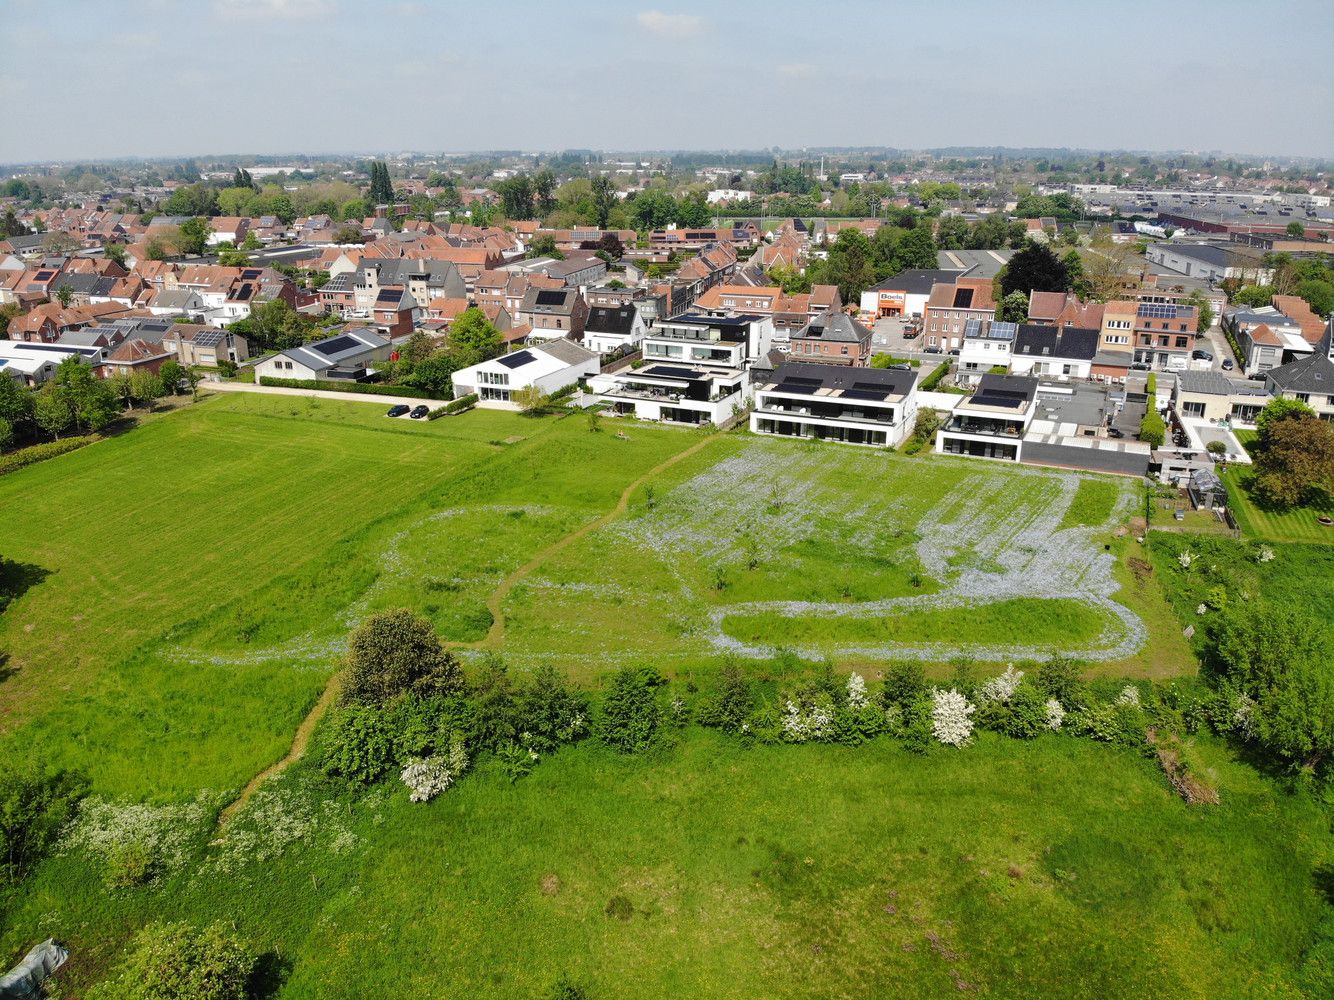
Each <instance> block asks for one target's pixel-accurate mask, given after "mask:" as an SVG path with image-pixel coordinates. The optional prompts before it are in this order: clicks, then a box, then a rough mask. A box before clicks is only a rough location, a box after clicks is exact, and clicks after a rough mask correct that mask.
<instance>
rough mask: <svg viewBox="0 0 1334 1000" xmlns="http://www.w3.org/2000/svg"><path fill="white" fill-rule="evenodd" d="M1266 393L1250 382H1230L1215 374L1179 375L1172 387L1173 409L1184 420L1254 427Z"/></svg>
mask: <svg viewBox="0 0 1334 1000" xmlns="http://www.w3.org/2000/svg"><path fill="white" fill-rule="evenodd" d="M1268 402H1269V393H1268V392H1266V391H1265V389H1264V387H1263V386H1261V385H1260V384H1259V383H1257V382H1252V381H1251V380H1250V379H1230V378H1228V377H1227V376H1225V375H1220V374H1219V373H1218V372H1182V373H1181V374H1180V375H1178V376H1177V380H1176V383H1175V384H1174V385H1173V387H1172V408H1173V409H1174V410H1176V412H1177V413H1179V414H1180V415H1181V416H1183V417H1199V418H1201V419H1204V420H1209V421H1211V422H1214V423H1217V422H1218V421H1220V420H1228V421H1232V422H1234V423H1245V424H1253V423H1255V418H1256V416H1258V415H1259V413H1260V411H1261V410H1262V409H1264V406H1265V404H1266V403H1268Z"/></svg>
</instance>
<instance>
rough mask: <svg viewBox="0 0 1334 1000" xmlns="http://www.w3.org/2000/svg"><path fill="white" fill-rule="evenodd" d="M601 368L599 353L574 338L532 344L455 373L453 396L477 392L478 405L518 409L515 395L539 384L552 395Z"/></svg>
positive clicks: (539, 388) (539, 386)
mask: <svg viewBox="0 0 1334 1000" xmlns="http://www.w3.org/2000/svg"><path fill="white" fill-rule="evenodd" d="M600 370H601V361H600V360H599V358H598V355H597V354H596V353H595V352H593V351H590V350H588V349H587V348H585V347H583V346H581V345H580V344H576V343H575V342H574V341H572V340H550V341H546V342H545V343H535V344H530V345H529V346H528V347H525V348H523V350H520V351H513V352H511V353H510V354H502V355H501V356H500V357H498V358H492V359H491V360H489V361H483V362H481V363H479V364H475V365H473V366H472V367H470V368H463V369H460V370H459V371H456V372H455V373H454V378H453V383H454V398H455V399H459V398H461V397H463V396H467V395H469V394H471V393H476V394H477V397H478V405H479V406H489V407H493V408H496V409H511V410H512V409H517V408H518V407H517V405H516V404H515V403H514V401H513V395H514V393H515V392H518V391H519V390H521V389H530V388H536V389H537V390H538V391H539V392H542V393H544V394H545V395H548V396H549V395H551V394H552V393H553V392H556V391H558V390H560V389H564V388H565V387H566V386H567V385H572V384H574V383H575V382H578V381H579V379H581V378H587V377H588V376H590V375H596V374H597V373H598V372H599V371H600Z"/></svg>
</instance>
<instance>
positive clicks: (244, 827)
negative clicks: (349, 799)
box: [198, 777, 359, 878]
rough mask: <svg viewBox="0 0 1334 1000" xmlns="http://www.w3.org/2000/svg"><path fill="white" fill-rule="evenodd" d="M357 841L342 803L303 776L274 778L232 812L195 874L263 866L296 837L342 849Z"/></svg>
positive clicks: (298, 840) (333, 850)
mask: <svg viewBox="0 0 1334 1000" xmlns="http://www.w3.org/2000/svg"><path fill="white" fill-rule="evenodd" d="M358 842H359V840H358V837H357V835H356V834H355V833H353V832H352V830H351V829H350V828H349V827H348V826H347V823H346V807H345V806H343V805H342V804H340V803H338V802H334V801H332V800H328V799H322V798H321V797H320V793H319V791H317V790H316V789H314V788H312V787H310V785H309V784H308V783H307V782H306V781H305V780H304V779H299V778H296V777H288V778H286V779H285V780H284V779H282V778H280V779H278V780H275V781H271V782H269V783H268V784H267V785H265V786H264V787H262V788H260V790H259V791H257V792H256V793H255V795H254V797H253V798H251V800H250V801H249V802H247V803H246V805H245V808H244V809H242V810H241V811H240V812H239V813H237V814H236V816H235V817H233V819H232V821H231V823H230V824H229V825H228V826H227V829H226V832H225V833H224V834H223V836H222V837H221V838H220V839H219V840H217V841H215V842H214V844H213V846H214V848H215V849H216V850H215V853H214V854H213V856H212V857H210V858H209V859H208V860H207V861H205V863H204V864H203V866H201V868H200V870H199V875H198V877H199V878H211V877H216V876H218V875H235V874H238V873H240V872H242V871H244V870H245V869H247V868H251V871H253V872H263V871H264V868H265V866H266V865H267V863H268V862H270V861H272V860H274V859H275V858H277V857H280V856H281V855H282V854H284V853H285V852H286V851H287V850H288V849H289V848H291V847H292V846H293V845H294V844H298V843H300V844H304V845H306V846H307V847H316V846H322V847H324V848H326V849H327V850H328V851H329V852H330V853H332V854H344V853H347V852H348V851H350V850H351V849H352V848H354V847H355V846H356V845H357V843H358Z"/></svg>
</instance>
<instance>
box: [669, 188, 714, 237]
mask: <svg viewBox="0 0 1334 1000" xmlns="http://www.w3.org/2000/svg"><path fill="white" fill-rule="evenodd" d="M712 219H713V213H712V212H711V211H710V210H709V203H708V199H707V198H706V197H705V194H704V192H703V191H696V192H694V193H693V194H689V195H686V196H685V197H684V198H681V199H680V200H679V201H677V203H676V224H677V225H678V226H683V227H685V228H687V229H698V228H699V227H701V226H707V225H708V224H709V223H710V222H711V221H712Z"/></svg>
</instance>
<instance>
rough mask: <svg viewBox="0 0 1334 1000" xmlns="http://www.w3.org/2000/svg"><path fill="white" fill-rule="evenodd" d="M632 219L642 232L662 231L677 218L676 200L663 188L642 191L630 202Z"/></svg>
mask: <svg viewBox="0 0 1334 1000" xmlns="http://www.w3.org/2000/svg"><path fill="white" fill-rule="evenodd" d="M630 218H631V219H632V220H633V221H634V225H635V228H636V229H638V230H640V231H641V232H646V231H650V230H654V229H661V228H662V227H663V226H665V225H667V223H669V222H671V221H672V220H673V219H675V218H676V199H674V198H673V197H672V196H671V195H670V194H668V193H667V192H666V191H663V190H662V189H661V188H649V189H648V190H647V191H641V192H640V193H639V194H637V195H636V196H635V198H634V200H633V201H631V202H630Z"/></svg>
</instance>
